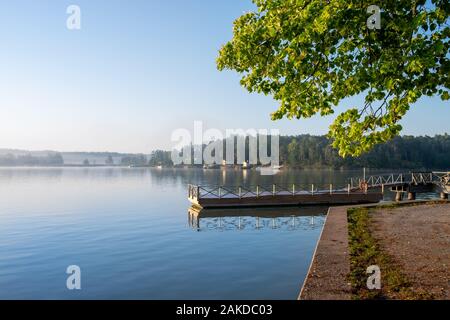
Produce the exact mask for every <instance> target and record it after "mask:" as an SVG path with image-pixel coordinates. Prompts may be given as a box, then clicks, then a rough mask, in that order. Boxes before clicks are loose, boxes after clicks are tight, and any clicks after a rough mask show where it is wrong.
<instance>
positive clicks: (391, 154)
mask: <svg viewBox="0 0 450 320" xmlns="http://www.w3.org/2000/svg"><path fill="white" fill-rule="evenodd" d="M223 145H224V152H223V154H224V155H225V154H226V143H224V144H223ZM236 145H237V144H236V143H235V144H234V149H235V150H234V155H235V161H234V163H235V164H236V163H237V162H236V154H237V152H236ZM248 145H249V139H248V138H247V139H246V154H245V159H246V160H247V161H248V160H249V154H248V150H249V148H248ZM268 145H269V146H270V138H268ZM279 147H280V163H281V164H282V165H284V166H287V167H292V168H334V169H338V168H361V167H370V168H380V169H397V168H403V169H420V168H423V169H448V168H449V167H450V136H449V135H448V134H444V135H436V136H434V137H429V136H418V137H414V136H400V137H396V138H394V139H393V140H391V141H389V142H387V143H384V144H380V145H377V146H375V148H374V149H372V150H371V151H370V152H369V153H366V154H364V155H362V156H359V157H356V158H353V157H346V158H342V157H341V156H339V154H338V152H337V150H336V149H334V148H333V147H331V141H330V139H329V138H327V137H326V136H312V135H298V136H280V140H279ZM204 148H205V146H203V148H202V149H203V150H204ZM194 149H195V148H194V147H193V148H191V150H192V155H191V159H192V163H191V164H190V165H193V159H194ZM149 165H150V166H158V165H162V166H172V165H173V163H172V160H171V152H170V151H162V150H157V151H154V152H152V154H151V156H150V161H149Z"/></svg>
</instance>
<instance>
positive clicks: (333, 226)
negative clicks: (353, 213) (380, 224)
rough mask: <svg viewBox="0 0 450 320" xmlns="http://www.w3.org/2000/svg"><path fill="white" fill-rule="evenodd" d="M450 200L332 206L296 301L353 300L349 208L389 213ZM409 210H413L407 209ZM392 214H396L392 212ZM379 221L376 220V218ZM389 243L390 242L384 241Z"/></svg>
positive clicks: (446, 202)
mask: <svg viewBox="0 0 450 320" xmlns="http://www.w3.org/2000/svg"><path fill="white" fill-rule="evenodd" d="M448 203H450V201H448V200H447V201H443V200H415V201H404V202H401V203H398V202H387V203H382V204H376V205H373V204H370V205H357V206H342V207H331V208H330V209H329V210H328V213H327V217H326V220H325V223H324V226H323V230H322V233H321V235H320V238H319V240H318V242H317V245H316V249H315V251H314V254H313V257H312V260H311V264H310V267H309V270H308V273H307V275H306V277H305V280H304V281H303V285H302V287H301V290H300V294H299V296H298V299H299V300H349V299H352V298H355V297H354V294H353V289H354V288H353V287H352V283H351V279H350V273H351V272H352V270H351V267H350V265H351V257H350V251H351V248H350V243H349V225H348V218H347V217H348V211H349V209H365V208H367V209H369V210H372V209H375V210H376V211H388V210H390V209H392V210H395V209H399V208H400V209H402V210H404V211H408V206H411V207H418V206H424V205H425V206H428V205H433V204H438V205H446V204H448ZM409 211H412V210H409ZM394 215H395V213H394ZM378 219H379V218H378ZM387 243H389V241H387Z"/></svg>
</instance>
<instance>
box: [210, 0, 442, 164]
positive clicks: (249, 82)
mask: <svg viewBox="0 0 450 320" xmlns="http://www.w3.org/2000/svg"><path fill="white" fill-rule="evenodd" d="M253 2H254V3H255V5H256V7H257V10H255V12H249V13H245V14H244V15H242V16H241V17H240V18H238V19H237V20H236V21H235V22H234V27H233V38H232V40H231V41H229V42H228V43H226V44H225V45H224V46H223V47H222V48H221V50H220V53H219V57H218V59H217V66H218V69H219V70H223V69H232V70H235V71H237V72H239V73H242V79H241V84H242V85H243V86H244V87H245V88H246V89H247V90H248V91H250V92H259V93H264V94H266V95H272V96H273V97H274V99H275V100H277V101H279V103H280V105H279V108H278V110H277V111H275V112H274V113H272V115H271V116H272V119H273V120H276V119H281V118H283V117H287V118H289V119H292V118H297V119H300V118H309V117H311V116H313V115H316V114H320V115H322V116H325V115H329V114H332V113H333V112H334V109H335V108H336V106H338V104H339V102H340V101H342V100H343V99H344V98H347V97H352V96H355V95H358V94H363V95H364V96H365V102H364V105H361V106H355V107H354V108H351V109H349V110H347V111H345V112H343V113H341V114H339V115H338V116H337V118H336V119H335V121H334V122H333V124H332V125H331V126H330V132H329V136H330V137H331V138H332V140H333V146H334V147H336V148H337V149H338V150H339V154H340V155H341V156H344V157H345V156H347V155H351V156H358V155H360V154H362V153H363V152H366V151H368V150H370V149H371V148H372V147H373V146H374V145H375V144H377V143H380V142H384V141H387V140H389V139H392V138H393V137H394V136H396V135H397V134H399V132H400V131H401V129H402V127H401V125H400V124H399V121H400V120H401V119H402V117H403V116H404V115H405V113H406V112H407V111H408V110H409V108H410V106H411V105H412V104H413V103H414V102H416V101H417V100H418V99H419V98H420V97H422V96H424V95H426V96H434V95H438V96H440V97H441V98H442V99H443V100H448V99H449V88H450V85H449V74H450V63H449V59H448V57H449V35H450V27H449V23H448V22H449V12H450V2H449V1H448V0H429V1H425V0H395V1H393V0H376V1H374V0H328V1H327V0H253ZM374 4H376V5H378V7H380V8H381V29H373V30H372V29H369V28H368V26H367V20H368V18H369V17H370V15H371V14H370V13H368V12H367V9H368V7H369V6H371V5H374Z"/></svg>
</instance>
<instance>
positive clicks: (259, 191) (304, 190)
mask: <svg viewBox="0 0 450 320" xmlns="http://www.w3.org/2000/svg"><path fill="white" fill-rule="evenodd" d="M350 193H367V190H362V189H355V188H352V186H351V185H350V184H347V185H341V186H336V185H333V184H326V185H323V184H319V185H315V184H310V185H304V184H303V185H301V184H295V183H294V184H289V185H287V184H272V185H255V186H232V187H230V186H199V185H189V186H188V197H189V198H191V199H205V198H207V199H211V198H213V199H222V198H246V197H256V198H258V197H270V196H280V195H292V196H295V195H318V194H321V195H324V194H350Z"/></svg>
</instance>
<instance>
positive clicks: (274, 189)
mask: <svg viewBox="0 0 450 320" xmlns="http://www.w3.org/2000/svg"><path fill="white" fill-rule="evenodd" d="M272 194H273V195H275V194H276V187H275V184H274V185H272Z"/></svg>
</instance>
